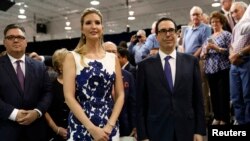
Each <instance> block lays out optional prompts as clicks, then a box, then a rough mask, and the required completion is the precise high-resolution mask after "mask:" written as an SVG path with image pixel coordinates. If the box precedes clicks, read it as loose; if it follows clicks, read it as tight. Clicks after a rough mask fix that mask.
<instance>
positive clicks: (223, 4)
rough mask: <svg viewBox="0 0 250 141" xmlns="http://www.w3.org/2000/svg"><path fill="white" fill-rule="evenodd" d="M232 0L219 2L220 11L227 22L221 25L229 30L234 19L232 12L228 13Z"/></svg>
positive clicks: (232, 25)
mask: <svg viewBox="0 0 250 141" xmlns="http://www.w3.org/2000/svg"><path fill="white" fill-rule="evenodd" d="M233 1H234V0H220V3H221V9H220V11H219V12H220V13H222V14H223V15H225V17H226V18H227V22H226V23H225V24H224V25H223V27H222V28H223V29H224V30H226V31H228V32H231V33H232V31H233V28H234V26H235V21H234V19H233V17H232V14H231V13H230V8H231V6H232V3H233Z"/></svg>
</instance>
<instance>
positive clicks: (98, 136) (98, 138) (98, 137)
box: [89, 126, 109, 141]
mask: <svg viewBox="0 0 250 141" xmlns="http://www.w3.org/2000/svg"><path fill="white" fill-rule="evenodd" d="M89 133H90V134H91V135H92V137H93V138H94V140H95V141H108V140H109V134H107V133H106V131H105V130H104V129H103V128H100V127H97V126H95V127H94V128H92V129H89Z"/></svg>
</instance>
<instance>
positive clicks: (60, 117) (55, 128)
mask: <svg viewBox="0 0 250 141" xmlns="http://www.w3.org/2000/svg"><path fill="white" fill-rule="evenodd" d="M68 52H69V51H68V50H67V49H66V48H62V49H58V50H56V51H55V52H54V54H53V55H52V65H53V68H54V70H55V71H56V72H57V77H56V79H55V80H54V81H52V94H53V99H52V103H51V106H50V107H49V109H48V112H47V113H46V114H45V118H46V120H47V123H48V125H49V127H50V129H49V140H52V139H53V141H65V140H66V138H67V127H68V120H67V119H68V115H69V108H68V106H67V105H66V103H65V99H64V95H63V61H64V59H65V56H66V55H67V54H68Z"/></svg>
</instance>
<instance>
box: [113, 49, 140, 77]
mask: <svg viewBox="0 0 250 141" xmlns="http://www.w3.org/2000/svg"><path fill="white" fill-rule="evenodd" d="M117 50H118V59H119V62H120V64H121V66H122V69H124V70H126V71H129V72H130V73H132V74H133V76H134V78H136V68H135V66H133V65H132V64H131V63H130V62H129V61H128V60H129V52H128V50H127V49H125V48H122V47H118V49H117Z"/></svg>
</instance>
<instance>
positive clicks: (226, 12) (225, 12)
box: [221, 8, 230, 15]
mask: <svg viewBox="0 0 250 141" xmlns="http://www.w3.org/2000/svg"><path fill="white" fill-rule="evenodd" d="M221 10H222V11H223V12H224V14H225V15H227V14H228V13H230V11H226V10H225V9H224V8H221Z"/></svg>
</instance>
